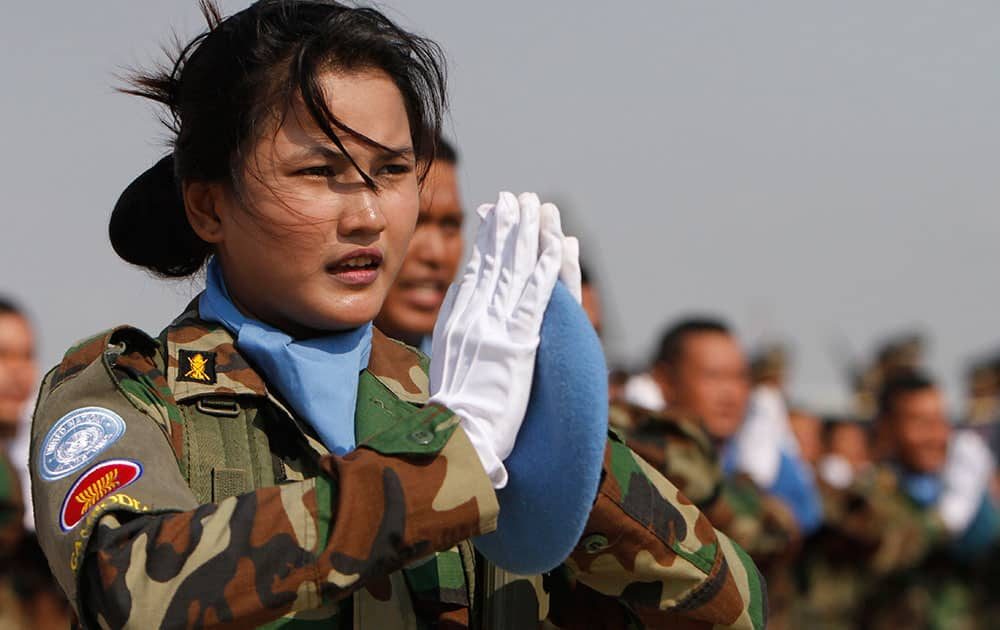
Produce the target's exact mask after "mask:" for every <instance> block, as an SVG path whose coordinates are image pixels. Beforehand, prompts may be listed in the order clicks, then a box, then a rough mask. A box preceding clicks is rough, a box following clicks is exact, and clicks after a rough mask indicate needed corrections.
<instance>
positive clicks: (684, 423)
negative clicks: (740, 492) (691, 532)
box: [609, 403, 722, 510]
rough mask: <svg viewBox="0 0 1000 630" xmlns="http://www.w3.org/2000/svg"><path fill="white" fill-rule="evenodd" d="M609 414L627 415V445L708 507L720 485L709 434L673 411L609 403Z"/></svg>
mask: <svg viewBox="0 0 1000 630" xmlns="http://www.w3.org/2000/svg"><path fill="white" fill-rule="evenodd" d="M609 415H612V416H614V415H619V416H623V415H624V416H627V417H628V418H629V423H630V425H631V426H632V427H633V428H632V430H630V431H629V433H628V446H629V448H631V449H632V450H633V451H634V452H635V453H637V454H638V455H639V456H640V457H642V458H643V459H645V460H646V461H647V462H649V464H651V465H652V466H653V468H656V469H657V470H658V471H659V472H660V473H661V474H662V475H663V476H664V477H666V478H667V479H669V480H670V482H671V483H673V484H674V485H676V486H677V488H678V489H679V490H680V491H681V492H683V493H684V496H686V497H687V498H689V499H691V501H693V502H694V504H695V505H697V506H698V507H699V509H702V510H706V509H708V508H709V507H710V506H711V505H712V504H713V503H714V502H715V501H716V499H717V498H718V496H719V492H720V490H721V488H722V466H721V464H720V463H719V459H718V457H717V456H716V454H715V447H714V446H713V445H712V442H711V438H709V436H708V434H707V433H705V431H704V430H703V429H702V428H701V427H700V426H698V423H697V422H695V421H694V420H692V419H690V418H688V417H683V416H681V415H679V414H677V413H675V412H669V413H668V412H655V411H650V410H648V409H643V408H641V407H636V406H634V405H626V404H623V403H615V404H612V405H611V407H610V410H609Z"/></svg>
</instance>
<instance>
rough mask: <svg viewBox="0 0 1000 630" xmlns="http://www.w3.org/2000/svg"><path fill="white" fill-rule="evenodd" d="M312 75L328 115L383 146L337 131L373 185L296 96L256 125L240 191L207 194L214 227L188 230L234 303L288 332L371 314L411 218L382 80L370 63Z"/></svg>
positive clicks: (407, 159) (402, 139)
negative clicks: (271, 124)
mask: <svg viewBox="0 0 1000 630" xmlns="http://www.w3.org/2000/svg"><path fill="white" fill-rule="evenodd" d="M320 84H321V86H322V88H323V90H324V93H325V94H326V95H327V105H328V107H329V109H330V111H331V112H332V113H333V114H334V116H336V117H337V119H338V120H340V121H341V122H342V123H344V124H345V125H347V126H348V127H350V128H351V129H353V130H355V131H356V132H358V133H360V134H363V135H365V136H367V137H368V138H371V139H373V140H375V141H376V142H378V143H380V144H382V145H383V146H385V147H389V148H391V149H394V152H388V151H385V150H382V149H379V148H378V147H373V146H371V145H369V144H367V143H365V142H363V141H362V140H360V139H358V138H356V137H354V136H352V135H351V134H348V133H346V132H338V133H340V135H339V138H340V140H341V141H342V143H343V144H344V146H345V148H346V149H347V151H348V152H350V155H351V157H353V159H354V160H355V161H356V162H357V164H358V165H359V166H360V167H361V168H362V169H363V170H364V171H365V172H366V173H368V174H369V176H371V178H372V179H373V180H374V181H375V182H376V183H377V184H378V186H377V189H376V190H372V189H371V188H369V187H368V186H367V185H366V184H365V182H364V180H363V179H362V177H361V175H360V174H359V173H358V172H357V170H356V169H355V168H353V167H352V165H351V163H350V161H349V160H348V158H347V156H345V155H343V154H342V153H341V151H340V150H339V149H338V148H337V147H336V145H334V144H333V142H331V141H330V139H329V138H327V137H326V135H325V134H323V132H322V131H321V130H320V129H319V128H318V126H317V125H316V123H315V122H314V121H313V119H312V117H311V116H309V115H308V113H307V111H306V109H305V106H304V105H303V104H302V103H301V102H297V103H293V104H292V106H291V108H290V109H289V111H288V112H286V114H285V115H284V116H283V117H277V118H278V120H277V121H276V125H275V126H276V129H274V130H273V131H270V132H266V133H264V134H263V135H262V138H261V140H260V141H259V142H258V143H257V145H256V147H255V148H254V150H253V151H252V153H251V154H250V156H249V158H248V160H247V161H248V163H247V165H246V173H245V177H244V180H245V183H244V185H243V186H242V189H241V190H240V191H239V192H238V193H237V192H233V191H231V190H224V191H222V192H221V193H220V192H218V191H216V192H215V193H214V194H215V195H216V196H217V197H219V198H220V200H219V201H218V202H216V207H215V212H216V214H217V215H218V225H214V224H209V225H208V227H207V228H206V227H204V226H202V229H201V230H200V231H199V235H200V236H202V238H203V239H205V240H206V241H209V242H213V243H214V244H215V247H216V253H217V256H218V257H219V259H220V262H221V264H222V268H223V272H224V275H225V279H226V284H227V288H228V289H229V292H230V295H231V297H232V298H233V301H234V302H235V303H236V305H237V307H239V308H240V310H242V311H243V312H244V313H245V314H248V315H250V316H252V317H255V318H257V319H259V320H261V321H264V322H266V323H268V324H271V325H273V326H276V327H278V328H280V329H282V330H284V331H286V332H288V333H290V334H292V335H296V336H306V335H310V334H316V333H317V332H321V331H330V330H343V329H348V328H354V327H357V326H359V325H362V324H364V323H366V322H369V321H371V320H372V319H374V317H375V315H376V314H377V313H378V311H379V309H380V308H381V307H382V302H383V300H384V299H385V296H386V293H387V292H388V290H389V287H390V286H391V285H392V282H393V279H394V278H395V276H396V273H397V271H398V270H399V267H400V265H401V264H402V263H403V258H404V256H405V255H406V248H407V245H408V244H409V241H410V236H411V235H412V233H413V228H414V225H415V223H416V220H417V209H418V188H417V176H416V168H415V160H414V155H413V145H412V141H411V135H410V124H409V119H408V116H407V111H406V108H405V106H404V103H403V98H402V96H401V94H400V92H399V89H398V88H397V87H396V85H395V84H394V83H393V81H392V79H390V78H389V76H388V75H386V74H385V73H383V72H381V71H378V70H371V71H359V72H349V73H342V72H333V71H330V72H327V73H325V74H324V75H322V76H321V79H320ZM279 122H280V126H279V125H278V123H279ZM189 205H190V204H189ZM188 213H189V219H190V218H191V210H190V208H189V211H188ZM191 222H192V225H194V224H195V223H196V220H195V219H192V220H191ZM197 229H198V228H197V227H196V230H197ZM213 230H214V232H213Z"/></svg>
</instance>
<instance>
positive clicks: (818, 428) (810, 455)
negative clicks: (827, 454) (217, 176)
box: [788, 411, 823, 466]
mask: <svg viewBox="0 0 1000 630" xmlns="http://www.w3.org/2000/svg"><path fill="white" fill-rule="evenodd" d="M788 420H789V422H790V423H791V425H792V433H794V434H795V441H796V442H798V443H799V452H800V453H801V454H802V459H804V460H805V461H806V462H807V463H808V464H809V465H811V466H815V465H816V463H817V462H819V460H820V458H821V457H823V424H822V423H821V422H820V419H819V418H817V417H816V416H814V415H812V414H811V413H805V412H804V411H792V412H790V413H789V414H788Z"/></svg>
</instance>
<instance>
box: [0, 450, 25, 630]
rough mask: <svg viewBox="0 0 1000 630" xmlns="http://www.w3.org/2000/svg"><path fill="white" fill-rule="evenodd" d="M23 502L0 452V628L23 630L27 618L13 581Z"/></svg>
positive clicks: (8, 465) (12, 470)
mask: <svg viewBox="0 0 1000 630" xmlns="http://www.w3.org/2000/svg"><path fill="white" fill-rule="evenodd" d="M23 516H24V501H23V500H22V497H21V483H20V481H19V479H18V477H17V472H16V471H15V470H14V467H13V466H12V465H11V463H10V460H8V458H7V455H6V454H5V453H4V452H3V451H2V450H0V628H22V627H25V626H26V625H27V617H26V616H25V612H24V610H23V607H22V603H23V602H22V598H21V597H20V595H19V594H18V592H17V588H16V584H15V581H14V577H15V575H16V573H15V571H16V570H17V567H16V566H15V555H16V553H17V549H18V546H19V543H20V541H21V539H22V536H23V534H24V525H23V521H22V519H23Z"/></svg>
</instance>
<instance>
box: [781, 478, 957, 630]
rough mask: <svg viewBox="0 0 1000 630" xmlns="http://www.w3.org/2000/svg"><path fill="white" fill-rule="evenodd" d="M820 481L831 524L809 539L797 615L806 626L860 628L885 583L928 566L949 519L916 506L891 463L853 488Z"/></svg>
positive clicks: (830, 629) (825, 515) (836, 629)
mask: <svg viewBox="0 0 1000 630" xmlns="http://www.w3.org/2000/svg"><path fill="white" fill-rule="evenodd" d="M818 487H819V490H820V496H821V498H822V501H823V526H822V527H821V528H820V530H819V531H818V532H816V533H815V534H814V535H813V536H812V537H811V538H810V539H809V541H808V543H807V544H806V545H805V552H804V554H803V557H802V559H801V562H800V566H799V577H800V586H801V589H802V594H801V597H800V598H799V600H798V602H797V604H796V612H795V619H796V621H797V625H799V626H801V627H804V628H806V627H808V628H821V629H827V630H840V629H843V630H847V629H849V628H856V627H858V626H859V624H862V622H863V621H864V616H865V610H866V608H869V607H870V605H871V603H870V602H869V601H868V600H869V599H870V598H871V597H872V596H873V595H874V594H876V592H877V590H878V588H879V584H881V583H883V582H884V581H885V580H887V579H890V576H892V575H893V574H898V573H900V572H906V571H910V570H913V569H914V568H915V567H918V566H920V564H921V563H922V562H923V561H924V560H925V558H927V555H928V553H930V551H931V549H932V548H933V547H934V545H936V544H938V543H939V542H940V541H941V540H943V538H944V537H945V535H946V532H945V529H944V524H943V523H942V522H941V521H940V520H939V519H938V518H937V517H936V515H934V514H933V513H931V512H925V511H920V510H915V509H914V506H913V504H912V502H911V501H909V500H908V499H907V497H906V496H905V495H903V493H902V492H901V491H900V490H899V488H898V484H897V480H896V476H895V473H893V472H892V471H891V470H889V469H888V468H881V467H880V468H871V469H869V470H867V471H865V472H864V473H863V474H861V475H859V477H858V478H857V479H856V480H855V481H854V482H853V483H852V484H851V485H850V486H848V487H847V488H835V487H833V486H831V485H829V484H827V483H825V482H823V481H822V480H820V481H819V483H818ZM869 622H870V621H869ZM901 627H909V626H901Z"/></svg>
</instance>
